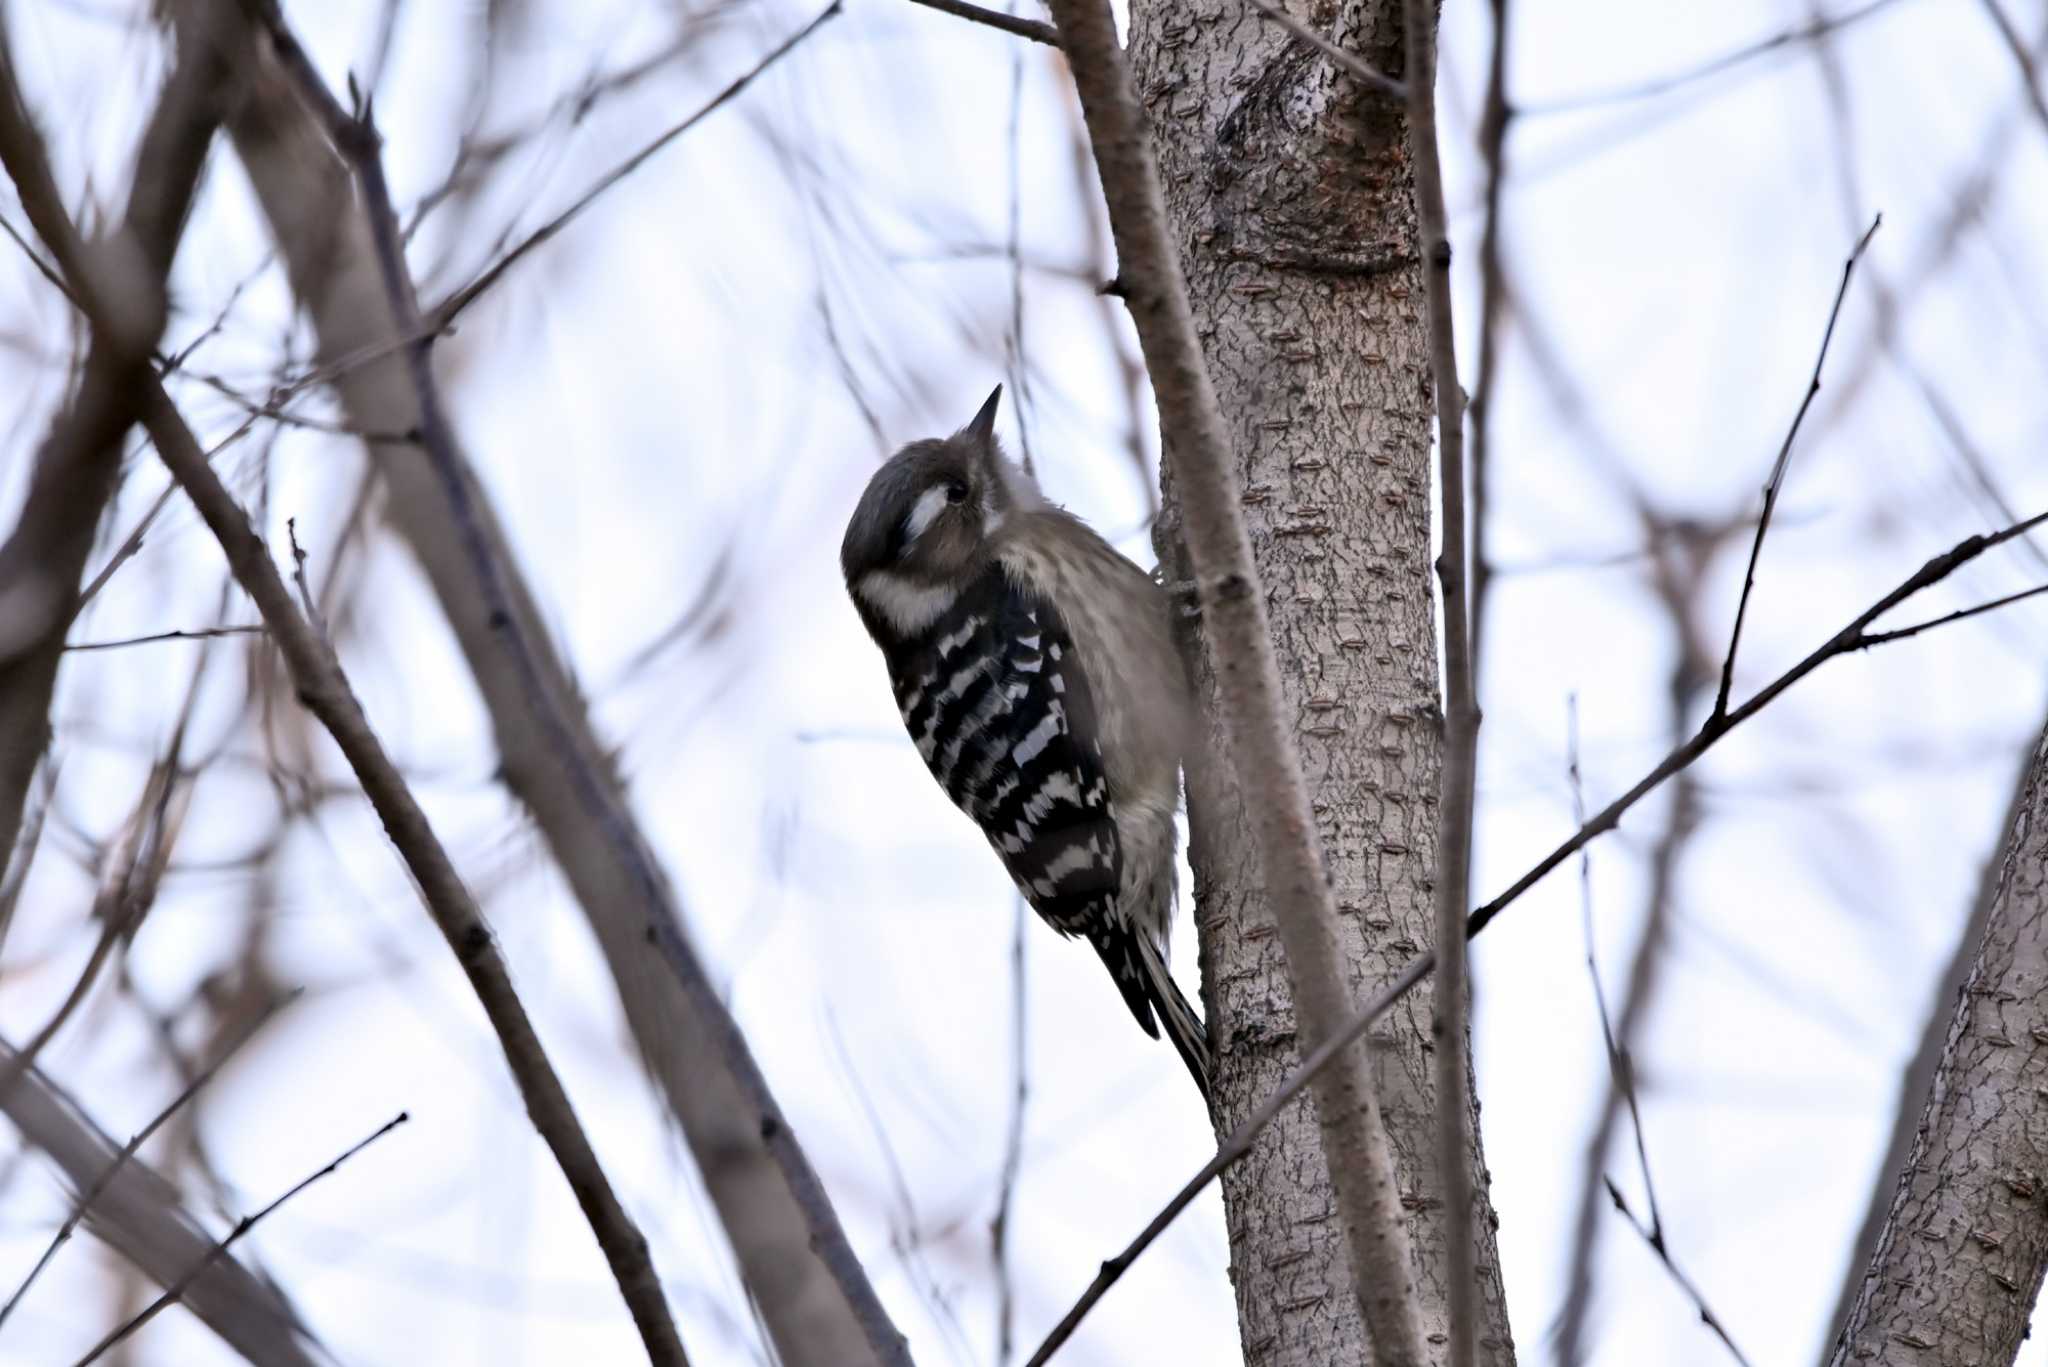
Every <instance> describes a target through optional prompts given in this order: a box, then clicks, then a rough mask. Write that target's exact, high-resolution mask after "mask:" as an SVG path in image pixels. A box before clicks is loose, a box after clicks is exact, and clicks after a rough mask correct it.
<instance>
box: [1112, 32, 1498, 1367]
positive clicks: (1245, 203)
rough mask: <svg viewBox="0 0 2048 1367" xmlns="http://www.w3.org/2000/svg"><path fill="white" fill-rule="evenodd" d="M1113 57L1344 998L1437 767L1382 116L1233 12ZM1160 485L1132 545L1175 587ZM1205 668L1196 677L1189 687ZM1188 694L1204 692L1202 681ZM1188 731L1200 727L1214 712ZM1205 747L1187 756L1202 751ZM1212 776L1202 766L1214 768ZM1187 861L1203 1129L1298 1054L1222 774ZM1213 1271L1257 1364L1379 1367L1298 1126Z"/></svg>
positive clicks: (1418, 905) (1400, 1076) (1377, 1034)
mask: <svg viewBox="0 0 2048 1367" xmlns="http://www.w3.org/2000/svg"><path fill="white" fill-rule="evenodd" d="M1400 8H1401V6H1400V4H1399V0H1348V2H1347V3H1345V4H1343V5H1340V6H1338V13H1339V19H1338V22H1337V24H1336V25H1335V26H1334V28H1333V27H1332V26H1331V25H1330V24H1329V23H1328V21H1327V19H1326V18H1325V19H1323V20H1322V21H1321V22H1315V20H1314V19H1312V18H1311V16H1310V15H1309V14H1307V13H1306V12H1305V11H1303V10H1302V9H1299V8H1297V9H1295V11H1294V13H1295V15H1296V17H1297V18H1301V19H1303V20H1304V21H1308V22H1312V23H1314V26H1315V27H1317V28H1318V29H1320V30H1321V31H1323V32H1324V33H1326V34H1327V35H1328V36H1330V37H1331V38H1333V39H1334V40H1335V41H1337V42H1338V43H1339V44H1341V45H1342V46H1344V47H1345V48H1347V49H1348V50H1350V51H1352V52H1355V53H1357V54H1358V55H1359V56H1360V57H1362V58H1363V59H1364V60H1365V61H1366V62H1368V63H1369V64H1371V65H1372V66H1373V67H1375V68H1377V69H1378V70H1380V71H1383V72H1387V73H1389V74H1392V75H1396V76H1398V75H1400V74H1401V72H1402V70H1403V66H1404V63H1403V53H1402V30H1401V25H1400V15H1399V11H1400ZM1131 57H1132V62H1133V65H1134V67H1135V69H1136V71H1137V74H1138V79H1139V83H1140V91H1141V93H1142V95H1143V97H1144V99H1145V101H1146V103H1147V106H1148V111H1149V113H1150V115H1151V119H1152V127H1153V140H1154V145H1155V146H1156V148H1157V150H1158V154H1159V157H1160V162H1161V169H1162V171H1163V173H1164V179H1165V184H1166V204H1167V211H1168V215H1169V218H1170V221H1171V225H1172V228H1173V230H1174V234H1175V237H1176V240H1177V243H1178V245H1179V248H1180V252H1181V261H1182V264H1183V267H1184V269H1185V271H1186V274H1187V278H1188V288H1189V293H1190V296H1191V303H1192V305H1193V309H1194V315H1195V321H1196V326H1197V329H1198V331H1199V332H1200V334H1201V338H1202V343H1203V346H1204V349H1205V351H1206V354H1207V358H1208V369H1209V375H1210V378H1211V381H1212V383H1213V384H1214V386H1215V389H1216V393H1217V397H1218V399H1219V401H1220V403H1221V407H1222V410H1223V412H1224V414H1225V416H1226V419H1227V420H1228V421H1229V423H1230V424H1231V428H1232V432H1231V435H1232V437H1233V438H1234V445H1235V448H1236V452H1237V456H1238V460H1239V466H1240V469H1239V474H1240V478H1241V480H1242V490H1243V493H1242V501H1243V504H1244V514H1245V519H1246V522H1247V523H1248V526H1249V530H1250V533H1251V541H1252V550H1253V555H1254V559H1255V561H1256V563H1257V566H1258V572H1259V576H1260V579H1261V582H1262V583H1263V584H1264V585H1265V588H1266V595H1267V610H1268V613H1269V615H1270V619H1271V622H1272V628H1273V633H1274V639H1275V643H1276V645H1277V647H1278V652H1279V656H1280V660H1281V663H1282V671H1283V678H1282V685H1283V689H1284V692H1285V702H1286V708H1287V715H1288V717H1289V718H1290V719H1291V720H1292V723H1293V728H1294V740H1295V743H1296V745H1297V746H1298V748H1299V750H1300V753H1301V755H1302V759H1303V764H1304V769H1305V772H1306V774H1307V777H1308V780H1309V784H1310V790H1311V799H1312V802H1313V807H1314V813H1315V817H1316V822H1317V827H1318V834H1319V835H1320V837H1321V844H1322V849H1323V855H1324V860H1325V865H1326V869H1327V872H1328V874H1329V877H1330V880H1331V885H1332V887H1333V889H1334V892H1335V895H1336V900H1337V905H1338V907H1339V909H1340V912H1341V913H1342V916H1341V923H1340V927H1339V929H1340V945H1341V951H1342V956H1343V966H1344V972H1345V975H1346V977H1347V979H1348V981H1349V982H1350V983H1351V985H1352V991H1353V996H1354V997H1355V998H1356V999H1358V1000H1361V1001H1362V1000H1364V999H1365V997H1366V996H1367V995H1368V994H1369V993H1371V992H1372V991H1374V990H1377V989H1378V988H1380V987H1381V986H1383V985H1384V984H1386V983H1387V982H1389V981H1390V980H1391V979H1392V978H1393V977H1394V976H1395V975H1396V974H1398V973H1399V972H1400V971H1401V969H1402V968H1403V967H1404V966H1405V965H1406V964H1407V963H1408V961H1409V960H1410V959H1412V958H1413V957H1414V956H1415V955H1416V954H1417V953H1419V952H1420V951H1421V950H1423V949H1424V948H1425V947H1427V946H1428V945H1429V944H1430V943H1431V941H1432V891H1433V889H1432V879H1433V875H1434V871H1435V867H1436V842H1437V826H1438V814H1437V805H1438V780H1439V773H1440V766H1441V763H1442V756H1441V734H1440V729H1439V728H1440V712H1439V709H1438V701H1437V699H1438V691H1437V671H1436V648H1435V637H1434V622H1433V620H1432V615H1433V614H1432V607H1431V604H1432V601H1433V599H1434V593H1433V585H1432V583H1431V577H1430V554H1429V547H1430V536H1429V480H1430V460H1429V450H1430V439H1429V438H1430V433H1429V424H1430V412H1431V409H1430V356H1429V339H1428V335H1427V331H1426V327H1425V319H1424V314H1423V301H1424V288H1423V279H1422V273H1421V267H1420V263H1419V259H1418V253H1417V226H1416V220H1415V214H1414V209H1413V202H1412V198H1411V193H1410V183H1409V159H1408V145H1407V141H1406V133H1407V130H1406V125H1405V122H1404V119H1403V115H1402V110H1401V107H1400V105H1399V103H1398V102H1397V101H1394V100H1391V99H1389V98H1387V96H1386V95H1384V94H1383V93H1380V92H1377V91H1374V90H1371V89H1368V88H1366V87H1364V86H1362V85H1360V84H1359V83H1357V82H1356V81H1354V80H1353V79H1352V78H1350V77H1349V76H1347V75H1345V74H1343V73H1341V72H1339V71H1338V70H1337V69H1336V68H1335V67H1334V66H1333V65H1332V64H1331V63H1330V62H1329V61H1328V60H1327V59H1325V58H1324V57H1322V56H1321V55H1319V54H1318V53H1315V52H1313V51H1309V50H1307V49H1306V48H1304V47H1302V46H1300V45H1299V44H1296V43H1295V42H1293V41H1292V40H1291V39H1290V38H1289V37H1288V36H1287V35H1286V34H1285V33H1283V32H1280V31H1278V30H1276V29H1274V28H1272V27H1270V26H1268V25H1266V24H1264V23H1262V22H1260V20H1259V18H1258V16H1257V15H1256V14H1255V13H1253V12H1252V11H1250V10H1249V9H1247V8H1245V7H1243V6H1242V5H1240V4H1238V3H1236V0H1193V2H1192V3H1181V0H1174V2H1173V3H1158V2H1156V0H1155V2H1154V3H1136V4H1134V5H1133V7H1132V22H1131ZM1178 508H1179V497H1178V490H1177V489H1174V488H1173V487H1171V485H1169V489H1168V502H1167V511H1166V514H1165V516H1164V518H1163V519H1162V524H1161V530H1160V534H1159V537H1158V541H1159V544H1160V548H1161V556H1162V559H1163V560H1164V561H1165V563H1166V564H1167V566H1168V568H1169V574H1170V575H1171V576H1172V577H1175V578H1185V577H1186V565H1185V562H1184V561H1183V560H1182V559H1181V558H1180V554H1179V550H1178V541H1179V527H1178V523H1177V521H1176V519H1177V516H1178V514H1177V510H1178ZM1206 672H1207V671H1206V669H1205V675H1206ZM1204 686H1205V688H1207V689H1209V690H1210V692H1209V695H1208V697H1209V701H1210V702H1211V703H1213V701H1214V698H1215V694H1214V691H1213V690H1214V683H1213V680H1212V679H1209V678H1207V677H1205V680H1204ZM1211 715H1212V716H1213V715H1215V714H1214V711H1213V709H1212V710H1211ZM1225 740H1226V738H1225V737H1224V736H1223V735H1222V734H1221V733H1220V732H1219V733H1217V734H1214V735H1213V736H1212V741H1213V742H1214V743H1215V744H1216V745H1219V746H1220V745H1221V744H1223V743H1224V741H1225ZM1219 753H1222V752H1220V751H1219ZM1188 787H1189V794H1188V799H1189V801H1188V805H1189V824H1190V829H1191V833H1192V839H1191V842H1190V846H1191V848H1190V858H1191V861H1192V863H1193V867H1194V871H1195V885H1196V892H1197V899H1196V914H1197V918H1198V927H1199V931H1200V937H1201V951H1202V965H1203V979H1204V982H1205V984H1206V987H1207V994H1208V996H1209V1005H1210V1012H1211V1015H1210V1020H1211V1021H1212V1023H1213V1024H1212V1028H1213V1029H1214V1030H1215V1033H1216V1038H1217V1042H1218V1047H1219V1051H1220V1058H1221V1064H1220V1068H1219V1076H1220V1083H1219V1088H1218V1098H1219V1106H1218V1111H1219V1116H1218V1119H1219V1123H1220V1124H1221V1125H1222V1126H1223V1127H1224V1128H1228V1127H1230V1126H1232V1125H1235V1124H1236V1123H1237V1122H1238V1121H1239V1120H1241V1119H1242V1118H1243V1117H1244V1115H1245V1114H1246V1113H1247V1112H1248V1111H1249V1110H1250V1109H1251V1108H1252V1107H1253V1106H1255V1105H1256V1104H1257V1102H1258V1100H1259V1098H1260V1097H1262V1096H1264V1095H1265V1094H1266V1093H1268V1092H1269V1091H1270V1090H1271V1089H1272V1088H1273V1087H1274V1086H1276V1085H1277V1084H1278V1083H1279V1081H1280V1080H1281V1079H1282V1077H1283V1076H1285V1074H1286V1072H1287V1070H1288V1068H1289V1067H1290V1065H1291V1063H1292V1061H1293V1059H1294V1058H1295V1056H1296V1054H1297V1043H1296V1038H1295V1024H1294V1020H1293V1013H1292V1011H1291V1009H1290V1008H1289V1006H1288V1003H1289V1000H1290V998H1289V991H1288V977H1287V974H1286V971H1285V967H1284V965H1283V963H1282V960H1281V956H1280V954H1279V953H1278V952H1277V949H1278V947H1277V945H1276V944H1275V942H1274V937H1273V918H1272V915H1271V913H1270V912H1269V910H1268V909H1267V907H1266V905H1265V900H1264V896H1263V893H1262V888H1263V882H1264V880H1263V875H1262V873H1261V870H1260V868H1259V865H1258V862H1257V858H1256V854H1255V851H1254V847H1253V841H1252V839H1251V831H1250V827H1249V826H1248V824H1247V822H1246V820H1245V818H1244V814H1243V811H1242V806H1241V804H1240V802H1239V799H1238V796H1237V794H1236V793H1235V791H1234V790H1233V788H1232V785H1231V784H1230V781H1229V774H1228V771H1227V769H1226V768H1225V767H1224V766H1222V765H1210V764H1200V763H1198V764H1196V765H1194V766H1193V767H1192V768H1191V770H1190V773H1189V778H1188ZM1430 1019H1431V1002H1430V999H1429V997H1427V996H1426V995H1424V994H1423V993H1421V992H1416V993H1412V994H1410V995H1409V996H1408V997H1407V998H1405V999H1404V1000H1403V1001H1402V1002H1401V1003H1400V1004H1399V1006H1397V1007H1396V1008H1395V1010H1394V1011H1393V1012H1392V1014H1391V1015H1390V1016H1389V1017H1388V1018H1387V1019H1386V1020H1385V1021H1383V1022H1381V1023H1380V1024H1379V1025H1377V1026H1375V1027H1374V1030H1373V1039H1374V1040H1375V1042H1376V1045H1377V1048H1376V1050H1375V1053H1374V1056H1373V1058H1374V1063H1373V1069H1374V1077H1375V1081H1376V1083H1377V1086H1378V1092H1379V1096H1380V1100H1381V1106H1382V1110H1383V1114H1384V1117H1385V1124H1386V1129H1387V1135H1388V1139H1389V1140H1390V1141H1391V1143H1392V1146H1393V1150H1394V1157H1395V1165H1396V1172H1397V1174H1398V1176H1399V1181H1400V1190H1401V1196H1402V1203H1403V1205H1404V1206H1406V1207H1407V1208H1408V1211H1409V1213H1410V1227H1411V1237H1412V1242H1413V1247H1414V1253H1415V1291H1416V1296H1417V1304H1418V1308H1419V1311H1420V1314H1421V1317H1422V1325H1423V1330H1424V1333H1425V1338H1426V1340H1427V1341H1428V1343H1429V1344H1430V1347H1431V1350H1432V1352H1434V1353H1440V1352H1441V1351H1442V1345H1443V1344H1444V1343H1445V1342H1446V1334H1447V1328H1448V1324H1447V1317H1448V1309H1447V1307H1448V1296H1449V1285H1448V1281H1447V1275H1446V1274H1447V1264H1448V1260H1447V1259H1446V1257H1445V1246H1444V1239H1443V1233H1442V1228H1441V1226H1442V1219H1441V1210H1442V1195H1441V1191H1440V1187H1439V1184H1438V1181H1437V1177H1436V1174H1435V1164H1434V1162H1433V1158H1434V1154H1433V1148H1434V1145H1433V1142H1432V1135H1433V1133H1434V1124H1435V1117H1434V1111H1435V1098H1436V1088H1435V1085H1434V1083H1433V1081H1432V1077H1431V1071H1432V1070H1431V1053H1432V1050H1431V1047H1430V1042H1429V1041H1430ZM1474 1123H1475V1128H1474V1136H1475V1138H1474V1141H1473V1145H1472V1148H1471V1151H1470V1154H1469V1165H1470V1166H1469V1169H1468V1170H1469V1172H1470V1175H1471V1179H1472V1187H1473V1192H1474V1198H1473V1205H1472V1210H1473V1217H1474V1227H1475V1229H1476V1232H1477V1248H1476V1250H1475V1253H1476V1258H1477V1262H1478V1268H1479V1293H1480V1294H1479V1306H1478V1317H1477V1318H1478V1323H1477V1325H1476V1326H1475V1331H1476V1332H1475V1336H1474V1337H1475V1340H1476V1345H1477V1361H1479V1362H1481V1363H1486V1364H1506V1363H1510V1362H1512V1361H1513V1355H1514V1350H1513V1344H1512V1341H1511V1339H1510V1337H1509V1331H1508V1322H1507V1313H1506V1307H1505V1305H1504V1304H1503V1301H1502V1295H1501V1284H1500V1270H1499V1259H1498V1254H1497V1251H1496V1249H1495V1243H1494V1234H1493V1229H1494V1224H1493V1218H1492V1206H1491V1202H1490V1200H1489V1199H1488V1196H1487V1174H1486V1171H1485V1166H1484V1163H1483V1161H1482V1159H1481V1156H1480V1152H1479V1146H1478V1141H1477V1137H1476V1136H1477V1128H1476V1106H1475V1108H1474ZM1223 1194H1224V1204H1225V1211H1226V1216H1227V1220H1228V1227H1229V1233H1230V1240H1231V1252H1232V1257H1231V1271H1232V1276H1233V1279H1234V1281H1235V1284H1236V1291H1237V1301H1238V1315H1239V1322H1240V1327H1241V1333H1242V1336H1243V1341H1244V1348H1245V1354H1246V1360H1247V1361H1248V1362H1250V1363H1253V1364H1256V1367H1267V1365H1268V1364H1289V1365H1290V1367H1294V1365H1296V1364H1299V1365H1300V1367H1310V1364H1315V1365H1316V1367H1320V1365H1321V1364H1324V1363H1330V1362H1363V1361H1374V1362H1377V1361H1379V1359H1378V1358H1376V1357H1374V1356H1373V1355H1372V1353H1371V1350H1370V1348H1369V1347H1367V1346H1364V1344H1363V1338H1364V1336H1363V1334H1362V1332H1361V1327H1360V1323H1359V1317H1358V1311H1357V1308H1356V1306H1355V1305H1353V1304H1352V1303H1351V1299H1350V1297H1348V1296H1345V1295H1343V1294H1342V1288H1344V1287H1346V1286H1347V1285H1348V1284H1349V1282H1350V1280H1351V1272H1350V1268H1349V1264H1348V1262H1347V1259H1346V1255H1345V1250H1344V1247H1343V1244H1342V1242H1341V1241H1340V1240H1338V1239H1335V1238H1332V1237H1331V1235H1330V1230H1329V1224H1330V1218H1331V1211H1332V1195H1331V1191H1330V1188H1329V1184H1328V1181H1327V1179H1326V1177H1325V1176H1324V1173H1323V1170H1322V1162H1321V1156H1320V1149H1319V1146H1318V1136H1317V1133H1316V1126H1315V1123H1314V1120H1313V1117H1312V1116H1311V1115H1309V1114H1308V1113H1307V1112H1306V1111H1305V1110H1302V1109H1297V1110H1292V1111H1289V1112H1287V1113H1286V1114H1283V1115H1282V1116H1281V1117H1280V1118H1279V1119H1278V1120H1277V1121H1276V1122H1275V1123H1274V1125H1273V1126H1272V1127H1271V1128H1270V1129H1269V1130H1268V1131H1267V1132H1266V1134H1265V1135H1264V1136H1263V1137H1262V1138H1261V1140H1260V1142H1259V1144H1258V1146H1257V1148H1256V1149H1255V1150H1254V1151H1253V1153H1252V1154H1251V1155H1250V1157H1248V1158H1247V1159H1246V1160H1245V1161H1244V1162H1242V1163H1239V1164H1238V1165H1236V1166H1235V1167H1233V1168H1232V1169H1230V1170H1229V1171H1228V1172H1227V1173H1226V1174H1225V1177H1224V1186H1223Z"/></svg>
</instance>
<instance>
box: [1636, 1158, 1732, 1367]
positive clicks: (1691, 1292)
mask: <svg viewBox="0 0 2048 1367" xmlns="http://www.w3.org/2000/svg"><path fill="white" fill-rule="evenodd" d="M1606 1182H1607V1194H1608V1196H1610V1197H1612V1198H1613V1200H1614V1208H1615V1209H1616V1210H1618V1211H1620V1212H1621V1213H1622V1215H1623V1216H1624V1217H1626V1218H1627V1220H1628V1222H1629V1224H1630V1225H1632V1226H1634V1227H1635V1231H1636V1233H1638V1234H1640V1235H1642V1236H1643V1242H1644V1243H1647V1244H1648V1245H1649V1246H1650V1251H1651V1252H1653V1253H1655V1254H1656V1255H1657V1261H1658V1262H1661V1263H1663V1264H1664V1270H1665V1271H1666V1272H1669V1273H1670V1274H1671V1280H1672V1281H1674V1282H1676V1283H1678V1289H1679V1290H1681V1291H1683V1292H1685V1294H1686V1296H1687V1297H1688V1298H1689V1299H1690V1300H1691V1301H1692V1304H1693V1308H1694V1309H1695V1310H1697V1311H1699V1313H1700V1323H1701V1324H1704V1325H1706V1326H1707V1328H1709V1329H1711V1330H1713V1331H1714V1337H1715V1338H1718V1339H1719V1340H1721V1342H1722V1344H1723V1345H1724V1346H1725V1347H1726V1348H1727V1349H1728V1352H1729V1354H1730V1355H1731V1356H1732V1357H1734V1359H1735V1360H1736V1361H1737V1362H1739V1363H1741V1364H1742V1367H1749V1359H1748V1358H1746V1357H1744V1356H1743V1355H1742V1350H1741V1349H1740V1348H1737V1347H1736V1346H1735V1340H1734V1339H1732V1338H1730V1337H1729V1335H1728V1330H1727V1327H1726V1326H1725V1325H1723V1324H1722V1323H1721V1321H1720V1318H1719V1317H1718V1316H1716V1315H1715V1314H1714V1312H1713V1310H1712V1309H1711V1308H1710V1307H1709V1306H1708V1305H1707V1298H1706V1297H1705V1296H1702V1295H1701V1294H1700V1289H1699V1288H1698V1287H1697V1286H1695V1285H1693V1281H1692V1278H1690V1277H1688V1276H1686V1275H1685V1271H1684V1269H1683V1268H1681V1267H1679V1265H1678V1264H1677V1263H1675V1262H1673V1261H1672V1260H1671V1250H1670V1249H1668V1248H1666V1247H1665V1246H1664V1239H1663V1236H1662V1234H1661V1233H1660V1232H1657V1231H1653V1230H1651V1229H1648V1228H1646V1227H1645V1226H1644V1225H1643V1223H1642V1222H1641V1221H1640V1220H1638V1219H1636V1217H1635V1212H1634V1211H1632V1210H1630V1209H1629V1208H1628V1202H1627V1201H1625V1200H1623V1199H1622V1196H1621V1188H1619V1187H1617V1186H1615V1185H1614V1179H1613V1178H1612V1177H1609V1178H1607V1179H1606Z"/></svg>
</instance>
